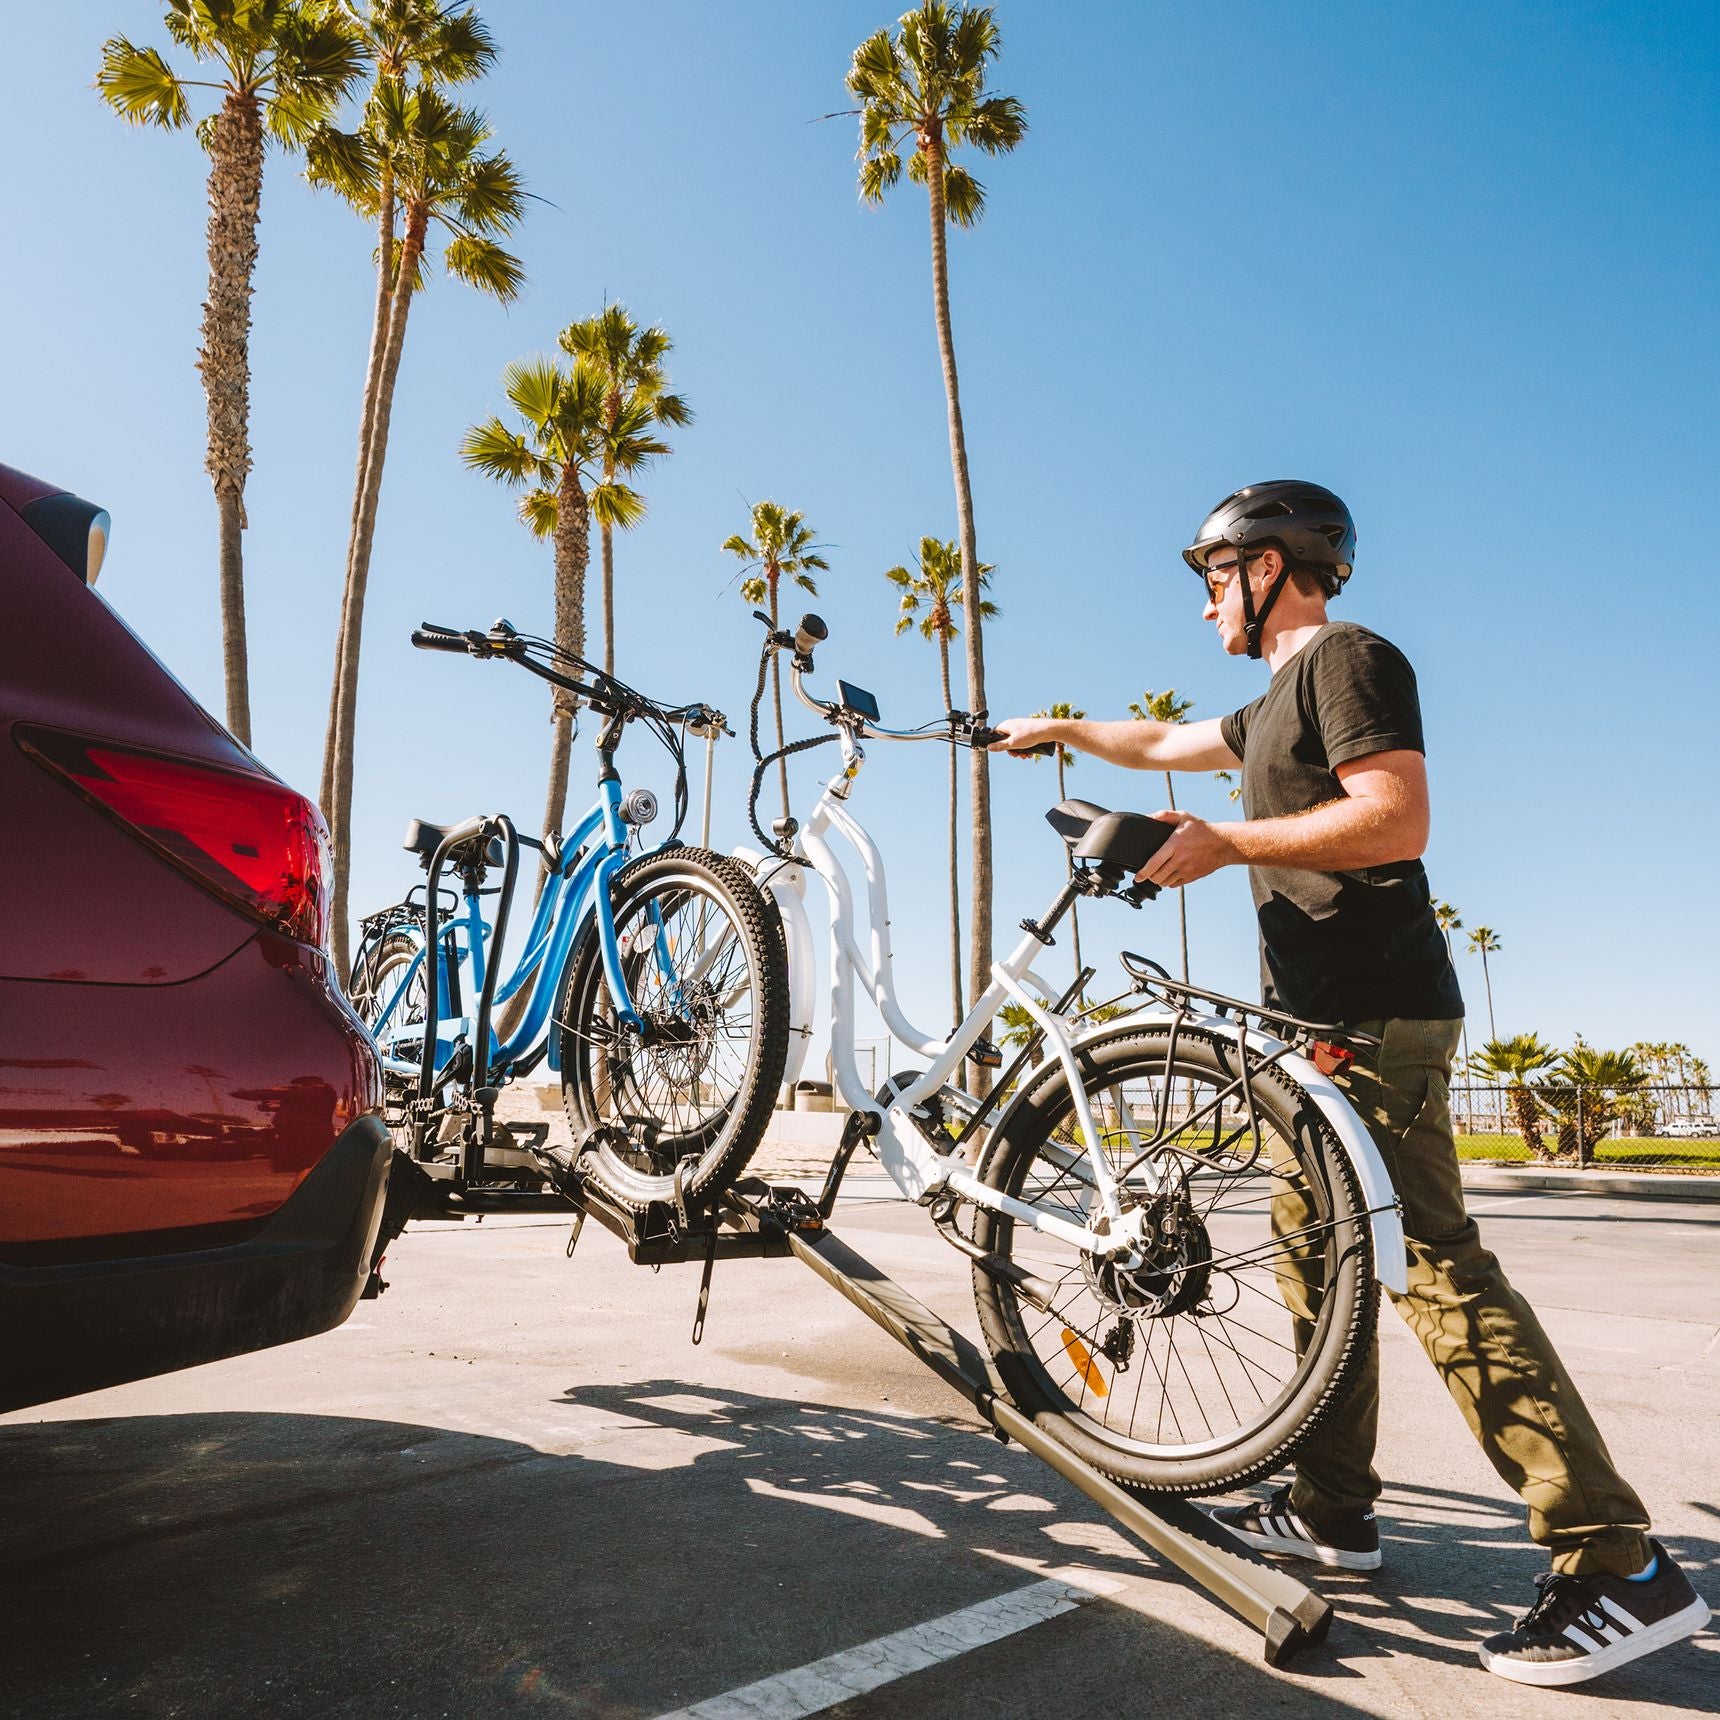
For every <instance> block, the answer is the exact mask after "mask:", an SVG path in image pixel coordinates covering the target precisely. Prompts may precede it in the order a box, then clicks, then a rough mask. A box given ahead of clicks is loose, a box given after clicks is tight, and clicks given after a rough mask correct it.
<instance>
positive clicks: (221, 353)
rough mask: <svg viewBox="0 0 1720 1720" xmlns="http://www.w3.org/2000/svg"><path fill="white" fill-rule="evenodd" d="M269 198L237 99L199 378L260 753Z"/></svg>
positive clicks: (226, 643)
mask: <svg viewBox="0 0 1720 1720" xmlns="http://www.w3.org/2000/svg"><path fill="white" fill-rule="evenodd" d="M262 197H263V119H262V112H261V109H260V108H259V106H258V103H257V98H256V97H255V96H252V95H240V94H239V93H238V92H236V91H235V92H233V93H230V94H229V95H228V96H227V98H226V100H225V101H223V102H222V104H221V108H220V111H219V112H218V113H217V114H216V115H215V123H214V128H213V135H212V136H211V138H210V143H209V227H208V244H209V297H208V299H207V300H206V301H205V303H204V306H203V345H202V348H201V349H200V351H199V352H198V354H197V368H198V370H199V371H201V372H202V375H203V391H204V394H205V396H206V398H207V402H208V409H209V448H208V454H207V457H206V460H205V464H206V466H207V468H208V471H209V477H210V481H211V482H212V483H213V485H214V488H215V507H216V512H217V515H218V518H219V521H220V585H221V663H222V670H223V675H224V678H225V681H226V695H227V727H228V728H230V729H231V730H232V731H233V733H234V734H235V735H237V736H238V738H239V739H240V740H241V741H243V742H244V743H245V745H246V746H249V745H250V744H251V682H250V666H249V662H248V658H247V654H246V649H245V559H244V531H245V524H246V521H245V478H246V476H247V474H248V473H249V472H250V470H251V443H250V418H251V351H250V349H251V277H252V274H253V272H254V271H255V269H256V266H257V220H258V216H259V214H260V212H261V207H262Z"/></svg>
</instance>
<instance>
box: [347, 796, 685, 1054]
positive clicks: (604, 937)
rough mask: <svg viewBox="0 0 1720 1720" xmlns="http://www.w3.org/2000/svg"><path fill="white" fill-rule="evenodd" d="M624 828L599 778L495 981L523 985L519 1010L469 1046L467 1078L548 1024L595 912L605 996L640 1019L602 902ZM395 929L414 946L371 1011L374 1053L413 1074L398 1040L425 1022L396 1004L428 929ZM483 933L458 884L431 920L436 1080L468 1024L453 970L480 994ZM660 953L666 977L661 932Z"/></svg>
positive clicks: (500, 998) (632, 1022)
mask: <svg viewBox="0 0 1720 1720" xmlns="http://www.w3.org/2000/svg"><path fill="white" fill-rule="evenodd" d="M627 837H628V826H627V825H626V823H625V822H624V821H623V819H622V817H621V784H620V782H619V781H617V780H616V779H614V778H609V779H607V780H604V781H602V782H600V783H599V785H598V801H597V804H596V805H595V806H593V807H592V808H591V810H590V811H589V812H587V813H586V815H585V817H584V818H583V819H581V820H580V822H579V825H578V826H577V827H576V828H575V830H574V831H573V832H572V834H571V835H570V836H568V837H567V838H566V839H565V840H564V842H563V843H562V849H561V852H562V860H561V864H560V865H559V866H557V868H556V869H555V870H554V871H553V872H552V873H551V874H550V876H549V878H548V879H547V880H546V881H545V884H544V889H543V893H542V895H541V896H540V897H539V899H538V904H537V908H536V910H535V911H534V913H533V915H532V923H531V927H530V929H529V930H528V932H527V934H526V941H525V948H524V950H523V951H522V953H521V955H520V959H519V961H518V962H517V963H516V964H515V965H514V967H513V970H512V972H511V973H509V974H508V975H507V976H506V977H505V978H504V979H502V980H500V981H499V982H498V984H497V986H496V996H495V1001H496V1003H497V1004H502V1003H506V1002H507V1001H508V1000H509V999H511V998H513V997H516V996H517V995H518V994H519V993H520V992H521V991H522V990H526V988H528V987H529V988H530V989H529V992H528V996H527V1003H526V1007H525V1011H524V1013H523V1014H522V1015H521V1017H520V1020H519V1022H518V1023H517V1024H516V1026H515V1028H514V1031H513V1033H512V1034H510V1035H509V1037H508V1038H507V1039H506V1040H505V1041H503V1042H500V1043H494V1044H486V1045H484V1046H477V1047H474V1048H473V1050H474V1055H473V1059H472V1067H473V1068H474V1069H475V1070H481V1071H483V1079H482V1080H480V1081H475V1082H474V1083H473V1084H474V1085H477V1086H482V1085H487V1084H490V1083H492V1082H497V1081H502V1080H505V1079H506V1078H507V1076H508V1074H509V1072H510V1071H511V1069H512V1068H513V1066H514V1065H515V1064H516V1063H518V1062H520V1061H521V1060H523V1059H524V1058H526V1057H527V1056H528V1055H530V1054H531V1053H532V1052H534V1051H535V1050H536V1049H537V1047H538V1045H539V1043H540V1041H541V1040H542V1038H543V1036H544V1035H545V1033H546V1032H547V1030H548V1028H549V1024H550V1015H551V1012H552V1011H553V1010H554V1008H555V992H556V989H557V987H558V985H559V984H560V981H561V976H562V973H563V972H564V971H565V969H566V966H567V963H568V960H569V958H570V957H571V956H572V954H573V951H574V948H575V946H576V944H577V943H578V940H579V939H580V937H581V936H582V935H583V934H584V931H585V927H586V924H587V922H588V921H589V920H590V918H591V917H592V916H593V914H595V916H596V920H597V937H598V947H599V950H600V952H601V955H602V959H603V971H604V977H605V978H606V979H607V980H608V982H609V991H610V995H611V997H613V998H614V999H615V1000H616V1004H617V1013H618V1015H619V1017H620V1020H621V1021H622V1023H623V1024H624V1025H626V1026H627V1027H630V1028H633V1029H635V1030H642V1029H643V1026H644V1023H643V1022H642V1021H641V1019H640V1017H639V1015H638V1013H637V1011H636V1010H635V1009H634V1007H633V1000H632V996H631V994H630V992H629V991H628V987H627V981H626V978H625V976H624V975H623V973H622V968H621V949H620V945H619V943H618V941H617V938H616V933H615V916H614V913H613V911H612V909H611V906H610V886H611V884H612V883H613V882H614V879H615V875H616V874H617V873H618V872H619V871H620V870H621V868H622V867H623V866H624V865H625V864H626V862H627ZM651 912H652V915H653V917H654V918H655V919H656V920H657V921H658V922H659V924H660V923H661V914H660V911H659V909H658V908H657V906H656V904H655V903H654V904H653V905H652V909H651ZM433 918H434V915H433V914H430V913H427V914H426V922H427V923H428V922H429V921H430V920H431V919H433ZM401 929H403V930H410V931H411V932H412V933H413V934H414V935H415V936H416V937H417V940H418V949H417V950H416V952H415V953H414V955H413V957H412V960H411V962H410V963H409V964H408V965H407V967H406V968H405V969H404V971H403V972H402V974H401V976H400V978H399V980H398V981H397V983H396V984H395V985H394V987H393V989H392V991H391V992H390V993H389V996H388V998H387V1000H386V1002H385V1003H384V1004H383V1007H382V1009H381V1011H380V1013H379V1014H378V1016H377V1019H376V1021H375V1022H374V1023H373V1024H371V1033H372V1035H373V1036H374V1037H375V1039H376V1043H377V1047H378V1049H379V1050H380V1051H381V1053H382V1061H383V1067H384V1068H385V1069H387V1070H388V1071H389V1072H390V1073H391V1074H395V1075H399V1076H402V1077H406V1078H411V1077H414V1076H416V1075H417V1073H418V1069H419V1056H418V1053H417V1052H416V1051H414V1052H413V1054H412V1055H411V1056H403V1055H402V1054H401V1052H400V1049H399V1047H400V1044H401V1043H402V1042H406V1041H410V1042H414V1043H416V1044H421V1043H422V1040H423V1035H424V1024H423V1023H420V1022H410V1021H398V1020H396V1013H397V1011H399V1009H400V1007H401V1004H402V1001H403V999H404V998H405V997H406V995H407V993H408V992H409V991H410V989H411V987H412V986H413V984H414V983H415V981H417V980H418V978H419V977H420V975H421V974H422V973H423V971H424V964H425V961H426V959H427V957H428V954H429V946H428V943H427V941H426V934H425V933H424V932H423V931H422V930H420V929H419V928H418V927H416V926H413V927H410V928H407V927H402V928H401ZM490 934H491V927H490V924H489V922H488V921H486V920H485V919H484V917H483V913H482V906H481V902H480V899H479V896H478V893H477V891H476V890H475V889H472V888H468V889H467V890H465V891H464V892H463V907H462V908H461V909H460V910H457V911H456V912H455V914H454V915H453V916H451V917H450V919H448V920H446V921H444V922H443V923H442V924H440V925H438V926H436V927H435V929H434V935H435V936H436V937H438V938H440V939H442V940H443V956H442V959H440V960H438V961H437V962H436V963H435V968H436V992H437V996H436V1000H435V1009H434V1011H433V1014H434V1018H435V1021H436V1082H437V1084H438V1085H439V1084H440V1083H441V1081H442V1080H443V1078H444V1076H445V1075H446V1072H447V1068H448V1064H449V1062H450V1060H451V1059H452V1058H453V1056H454V1054H455V1051H456V1050H457V1048H458V1047H459V1045H460V1044H461V1042H462V1041H463V1040H464V1039H465V1038H466V1036H467V1035H468V1034H469V1033H471V1032H472V1031H474V1030H475V1025H476V1024H475V1022H474V1021H473V1020H472V1019H471V1018H469V1017H466V1016H457V1015H455V1014H454V1010H455V1007H456V998H457V995H458V994H457V993H456V991H455V976H456V974H457V973H459V972H460V971H461V970H464V972H465V974H466V977H467V987H466V995H467V996H469V997H472V998H476V997H477V996H478V995H479V993H480V991H481V990H482V987H483V984H484V978H485V970H486V964H487V962H488V961H489V959H490V955H491V952H490ZM658 963H659V969H660V971H661V972H662V973H663V975H664V978H665V980H666V981H667V982H669V983H670V984H671V985H672V984H673V980H674V975H673V972H672V969H671V968H670V967H669V966H668V965H667V958H666V953H665V952H664V951H663V949H662V947H661V940H658ZM489 1037H490V1036H489V1035H486V1038H489ZM549 1062H550V1067H551V1068H552V1069H555V1070H556V1071H557V1072H558V1073H559V1072H560V1065H561V1059H560V1047H559V1044H558V1043H556V1042H555V1041H554V1040H552V1041H551V1044H550V1049H549Z"/></svg>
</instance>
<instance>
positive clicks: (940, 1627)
mask: <svg viewBox="0 0 1720 1720" xmlns="http://www.w3.org/2000/svg"><path fill="white" fill-rule="evenodd" d="M1097 1586H1098V1585H1095V1588H1084V1587H1078V1586H1077V1585H1076V1584H1074V1583H1070V1582H1064V1581H1062V1580H1061V1579H1057V1578H1051V1579H1048V1580H1046V1581H1045V1582H1041V1583H1030V1584H1029V1585H1028V1586H1027V1587H1026V1588H1024V1589H1013V1590H1011V1591H1010V1593H1008V1594H1005V1595H997V1596H995V1597H994V1598H993V1599H991V1600H989V1601H977V1602H975V1604H974V1605H973V1606H971V1607H963V1608H962V1609H961V1610H960V1611H959V1612H952V1613H945V1614H944V1616H943V1617H942V1618H935V1619H932V1620H931V1621H930V1622H928V1623H926V1624H916V1625H912V1626H910V1627H909V1628H908V1629H907V1630H898V1631H894V1632H892V1633H891V1634H890V1635H889V1636H878V1637H874V1638H873V1639H872V1640H871V1641H870V1642H863V1643H861V1644H860V1645H859V1646H858V1647H856V1648H845V1649H843V1650H842V1651H841V1652H840V1653H839V1654H831V1655H826V1656H825V1658H824V1659H823V1660H814V1661H811V1662H809V1663H808V1664H807V1665H805V1666H797V1667H795V1668H794V1670H793V1671H792V1672H779V1673H777V1674H776V1675H775V1676H774V1677H771V1678H761V1679H759V1680H758V1681H757V1682H756V1683H754V1684H743V1685H741V1686H739V1687H738V1688H737V1689H734V1690H729V1691H725V1692H724V1693H723V1694H722V1695H721V1696H708V1697H706V1698H705V1700H704V1701H702V1702H695V1703H694V1704H693V1705H692V1707H690V1708H677V1709H676V1710H675V1711H674V1712H673V1713H672V1714H664V1715H661V1716H659V1720H762V1717H763V1716H766V1715H768V1716H769V1717H770V1720H795V1717H796V1716H799V1715H802V1714H817V1713H819V1712H820V1711H821V1710H823V1709H826V1708H832V1707H834V1706H835V1705H836V1704H837V1703H838V1702H847V1701H849V1700H851V1699H852V1698H853V1697H856V1696H859V1695H862V1694H864V1693H865V1692H866V1691H868V1690H876V1689H877V1688H878V1687H879V1686H880V1685H883V1684H889V1683H892V1682H893V1681H894V1680H896V1679H898V1678H903V1677H906V1676H907V1674H908V1673H910V1672H919V1671H921V1670H923V1669H924V1668H925V1667H928V1666H936V1665H937V1664H938V1663H939V1662H940V1661H944V1660H954V1659H955V1657H956V1656H957V1655H960V1654H966V1653H967V1652H968V1651H969V1649H974V1648H983V1647H984V1646H985V1645H986V1644H987V1643H989V1642H998V1641H1000V1640H1002V1638H1004V1637H1006V1636H1014V1635H1015V1633H1016V1632H1017V1631H1021V1630H1026V1629H1028V1628H1029V1627H1030V1626H1032V1625H1036V1624H1043V1623H1044V1622H1045V1621H1046V1620H1047V1619H1052V1618H1056V1617H1058V1616H1059V1614H1062V1613H1066V1612H1071V1611H1073V1610H1074V1608H1076V1607H1078V1606H1080V1605H1081V1604H1082V1602H1084V1601H1090V1600H1093V1599H1094V1598H1095V1589H1096V1588H1097Z"/></svg>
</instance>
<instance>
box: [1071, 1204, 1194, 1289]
mask: <svg viewBox="0 0 1720 1720" xmlns="http://www.w3.org/2000/svg"><path fill="white" fill-rule="evenodd" d="M1138 1252H1139V1256H1140V1258H1139V1259H1138V1260H1137V1261H1136V1262H1135V1263H1134V1264H1132V1265H1127V1266H1125V1265H1123V1264H1121V1263H1120V1262H1119V1261H1118V1260H1117V1259H1116V1257H1115V1256H1109V1257H1105V1258H1100V1257H1096V1256H1094V1255H1091V1254H1083V1255H1082V1257H1081V1272H1082V1275H1083V1277H1085V1279H1086V1281H1087V1287H1088V1288H1089V1289H1090V1290H1091V1291H1092V1292H1093V1294H1094V1295H1095V1296H1096V1297H1097V1298H1098V1299H1099V1301H1100V1302H1101V1303H1102V1304H1103V1305H1104V1306H1105V1307H1107V1308H1109V1309H1112V1310H1114V1311H1115V1312H1116V1313H1118V1314H1119V1315H1127V1316H1128V1317H1129V1318H1131V1319H1137V1320H1165V1319H1169V1318H1170V1317H1171V1316H1172V1315H1174V1314H1186V1313H1188V1312H1189V1310H1190V1309H1192V1308H1194V1307H1195V1306H1196V1305H1197V1304H1198V1303H1199V1302H1200V1301H1201V1299H1202V1298H1203V1297H1204V1296H1205V1295H1206V1293H1207V1286H1208V1284H1209V1283H1210V1281H1211V1278H1212V1266H1211V1260H1212V1245H1211V1243H1210V1242H1209V1241H1208V1239H1207V1234H1206V1226H1205V1225H1204V1224H1202V1223H1201V1221H1200V1219H1199V1218H1197V1217H1196V1216H1195V1213H1194V1210H1193V1208H1192V1207H1191V1206H1190V1205H1189V1202H1188V1198H1187V1196H1186V1195H1185V1194H1183V1193H1182V1191H1180V1190H1178V1191H1177V1192H1175V1193H1174V1194H1170V1195H1162V1196H1158V1197H1155V1198H1154V1199H1153V1200H1151V1201H1149V1202H1148V1203H1147V1209H1146V1216H1145V1219H1144V1220H1143V1222H1142V1227H1141V1243H1140V1248H1139V1251H1138Z"/></svg>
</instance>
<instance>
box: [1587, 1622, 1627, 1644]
mask: <svg viewBox="0 0 1720 1720" xmlns="http://www.w3.org/2000/svg"><path fill="white" fill-rule="evenodd" d="M1583 1628H1584V1629H1585V1630H1587V1631H1591V1632H1592V1633H1593V1634H1594V1635H1596V1636H1598V1637H1599V1638H1600V1639H1601V1641H1602V1642H1606V1643H1613V1642H1623V1641H1624V1639H1625V1638H1626V1637H1627V1636H1628V1635H1629V1634H1630V1633H1629V1632H1628V1631H1623V1630H1620V1629H1619V1627H1618V1626H1617V1625H1616V1624H1606V1623H1602V1624H1596V1623H1595V1622H1594V1621H1593V1620H1592V1619H1587V1618H1586V1619H1584V1620H1583Z"/></svg>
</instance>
